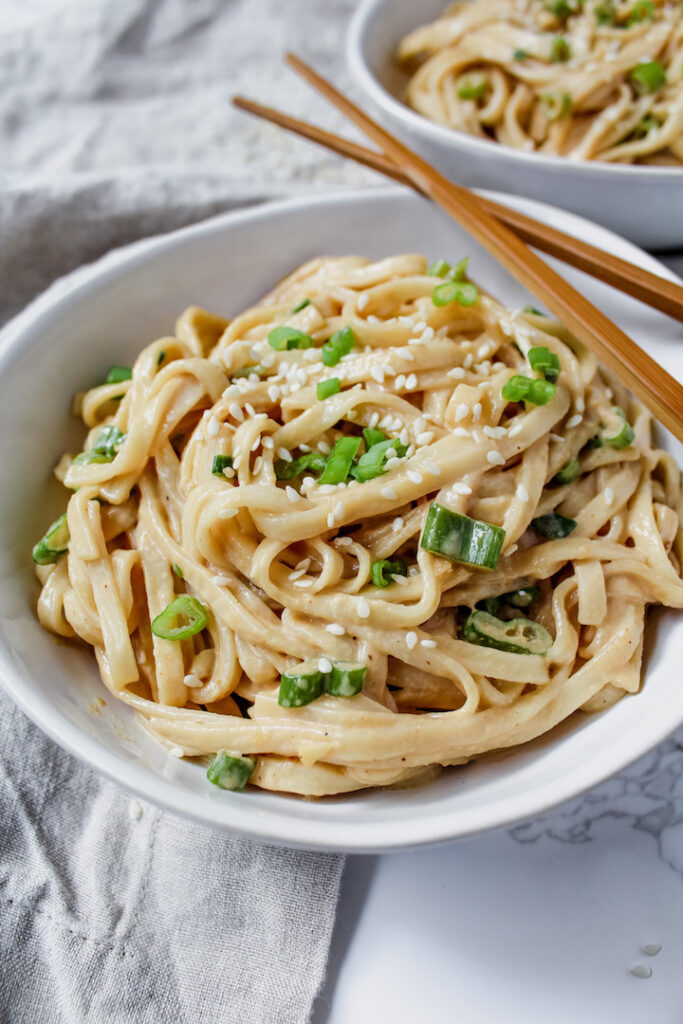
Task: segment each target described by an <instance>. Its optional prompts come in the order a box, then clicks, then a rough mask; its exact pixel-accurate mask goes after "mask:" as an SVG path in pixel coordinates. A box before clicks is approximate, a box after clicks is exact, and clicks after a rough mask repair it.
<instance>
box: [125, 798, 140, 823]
mask: <svg viewBox="0 0 683 1024" xmlns="http://www.w3.org/2000/svg"><path fill="white" fill-rule="evenodd" d="M128 817H129V818H130V820H131V821H137V820H138V818H141V817H142V804H141V803H140V801H139V800H131V802H130V803H129V804H128Z"/></svg>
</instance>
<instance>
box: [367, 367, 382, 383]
mask: <svg viewBox="0 0 683 1024" xmlns="http://www.w3.org/2000/svg"><path fill="white" fill-rule="evenodd" d="M370 376H371V377H372V379H373V380H376V381H377V383H378V384H384V370H383V369H382V367H381V366H371V367H370Z"/></svg>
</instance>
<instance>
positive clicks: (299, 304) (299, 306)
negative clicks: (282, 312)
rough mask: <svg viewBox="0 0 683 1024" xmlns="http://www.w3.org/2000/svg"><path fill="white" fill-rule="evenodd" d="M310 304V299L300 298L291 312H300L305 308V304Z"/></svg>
mask: <svg viewBox="0 0 683 1024" xmlns="http://www.w3.org/2000/svg"><path fill="white" fill-rule="evenodd" d="M310 304H311V300H310V299H302V300H301V302H297V304H296V306H295V307H294V309H293V310H292V313H300V312H301V310H302V309H305V308H306V306H310Z"/></svg>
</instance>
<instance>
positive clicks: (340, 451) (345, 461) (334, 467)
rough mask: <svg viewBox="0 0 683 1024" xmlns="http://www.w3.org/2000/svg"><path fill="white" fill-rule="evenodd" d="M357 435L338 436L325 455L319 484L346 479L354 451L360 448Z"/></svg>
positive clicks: (354, 455) (338, 482) (339, 481)
mask: <svg viewBox="0 0 683 1024" xmlns="http://www.w3.org/2000/svg"><path fill="white" fill-rule="evenodd" d="M360 443H361V439H360V438H359V437H340V438H339V440H338V441H337V443H336V444H335V446H334V448H333V449H332V451H331V452H330V454H329V455H328V457H327V463H326V465H325V469H324V472H323V474H322V476H321V477H320V480H319V481H318V483H319V484H321V485H322V484H340V483H342V482H343V481H344V480H346V478H347V476H348V475H349V470H350V469H351V465H352V463H353V460H354V458H355V457H356V453H357V452H358V449H359V448H360Z"/></svg>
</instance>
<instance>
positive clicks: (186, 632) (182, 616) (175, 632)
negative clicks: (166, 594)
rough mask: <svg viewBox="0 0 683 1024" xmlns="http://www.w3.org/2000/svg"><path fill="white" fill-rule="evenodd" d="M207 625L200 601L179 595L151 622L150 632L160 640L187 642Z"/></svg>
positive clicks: (206, 615)
mask: <svg viewBox="0 0 683 1024" xmlns="http://www.w3.org/2000/svg"><path fill="white" fill-rule="evenodd" d="M179 620H181V621H180V622H179ZM176 623H177V624H176ZM208 623H209V616H208V614H207V611H206V608H205V607H204V605H203V604H202V603H201V601H198V600H197V598H196V597H190V595H189V594H181V595H180V597H176V598H175V600H174V601H171V603H170V604H169V605H167V606H166V607H165V608H164V610H163V612H160V613H159V615H157V617H156V618H155V619H153V620H152V632H153V633H154V635H155V636H158V637H161V639H162V640H187V638H188V637H191V636H194V635H195V633H201V631H202V630H203V629H205V628H206V626H207V625H208Z"/></svg>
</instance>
